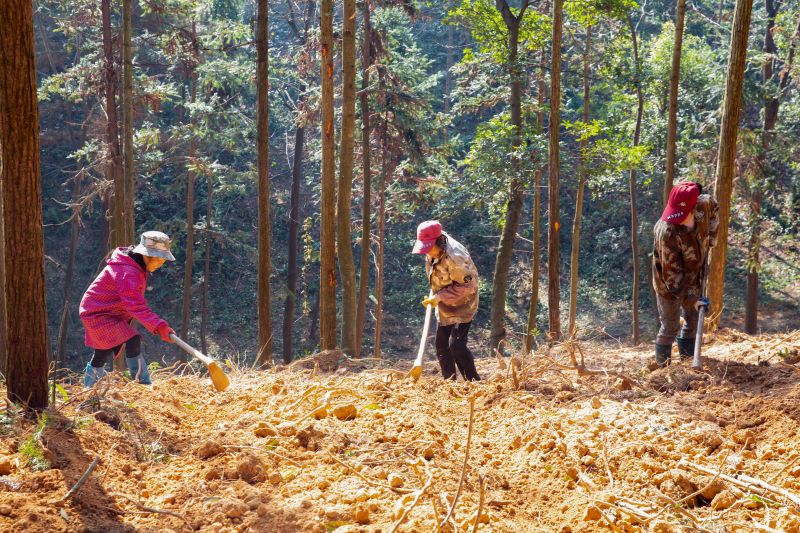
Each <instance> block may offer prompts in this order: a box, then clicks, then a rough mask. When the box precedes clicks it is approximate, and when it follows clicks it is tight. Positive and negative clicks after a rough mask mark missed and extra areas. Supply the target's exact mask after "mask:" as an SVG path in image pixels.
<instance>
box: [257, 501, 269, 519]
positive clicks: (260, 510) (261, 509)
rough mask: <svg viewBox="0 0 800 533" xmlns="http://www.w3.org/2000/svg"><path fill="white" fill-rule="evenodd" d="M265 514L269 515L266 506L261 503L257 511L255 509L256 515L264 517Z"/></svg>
mask: <svg viewBox="0 0 800 533" xmlns="http://www.w3.org/2000/svg"><path fill="white" fill-rule="evenodd" d="M267 513H269V507H268V506H267V505H266V504H263V503H262V504H261V505H259V506H258V509H256V514H258V516H266V515H267Z"/></svg>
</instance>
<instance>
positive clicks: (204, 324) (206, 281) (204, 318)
mask: <svg viewBox="0 0 800 533" xmlns="http://www.w3.org/2000/svg"><path fill="white" fill-rule="evenodd" d="M206 188H207V189H208V192H207V193H206V228H205V230H206V234H205V250H204V252H205V265H204V267H203V308H202V312H201V315H200V347H201V348H200V349H201V351H202V352H203V353H208V342H207V339H206V331H207V329H208V291H209V285H210V282H211V279H210V278H211V216H212V211H211V207H212V203H211V202H212V196H213V193H214V182H213V178H212V177H211V174H210V173H209V174H208V176H207V179H206Z"/></svg>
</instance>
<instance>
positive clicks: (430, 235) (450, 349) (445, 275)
mask: <svg viewBox="0 0 800 533" xmlns="http://www.w3.org/2000/svg"><path fill="white" fill-rule="evenodd" d="M413 253H415V254H426V256H427V257H426V258H425V272H426V273H427V275H428V282H429V283H430V286H431V296H429V297H428V298H426V299H425V300H423V301H422V305H423V306H428V305H432V306H434V307H435V308H436V321H437V322H438V326H437V328H436V357H437V358H438V359H439V366H440V368H441V370H442V376H443V377H444V378H445V379H455V378H456V367H458V370H459V372H460V373H461V375H462V377H463V378H464V379H465V380H466V381H480V379H481V378H480V376H479V375H478V371H477V370H476V369H475V358H474V357H473V355H472V352H471V351H470V350H469V348H468V347H467V334H468V333H469V328H470V325H471V324H472V319H473V317H474V316H475V313H476V312H477V311H478V269H477V268H475V263H473V262H472V259H471V258H470V256H469V252H468V251H467V249H466V248H465V247H464V246H463V245H462V244H461V243H459V242H458V241H456V240H455V239H454V238H453V237H451V236H450V235H448V234H447V233H445V232H444V231H442V225H441V224H440V223H439V221H438V220H428V221H426V222H423V223H422V224H420V225H419V227H418V228H417V241H416V243H415V244H414V249H413Z"/></svg>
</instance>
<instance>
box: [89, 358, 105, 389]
mask: <svg viewBox="0 0 800 533" xmlns="http://www.w3.org/2000/svg"><path fill="white" fill-rule="evenodd" d="M105 375H106V369H105V368H104V367H102V366H97V367H94V366H92V363H91V362H88V363H86V369H85V370H84V372H83V386H84V387H86V388H87V389H88V388H91V387H94V384H95V383H97V382H98V381H99V380H100V378H102V377H103V376H105Z"/></svg>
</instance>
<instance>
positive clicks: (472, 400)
mask: <svg viewBox="0 0 800 533" xmlns="http://www.w3.org/2000/svg"><path fill="white" fill-rule="evenodd" d="M474 416H475V396H470V397H469V427H468V428H467V449H466V451H465V452H464V465H463V466H462V467H461V479H459V480H458V489H456V495H455V497H453V503H451V504H450V509H449V510H448V511H447V516H445V517H444V520H442V521H441V522H440V523H439V528H444V526H445V524H447V522H448V521H449V520H450V517H451V516H452V515H453V511H455V509H456V504H457V503H458V497H459V496H461V488H462V487H463V486H464V478H465V477H466V475H467V461H469V445H470V442H471V441H472V419H473V418H474Z"/></svg>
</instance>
